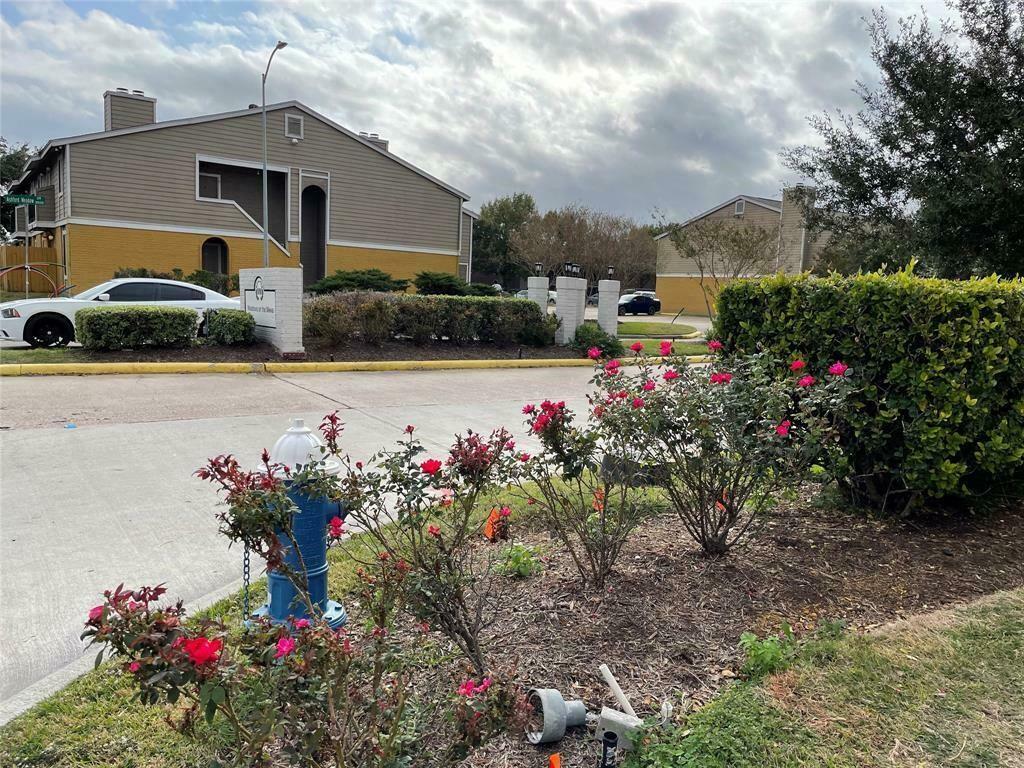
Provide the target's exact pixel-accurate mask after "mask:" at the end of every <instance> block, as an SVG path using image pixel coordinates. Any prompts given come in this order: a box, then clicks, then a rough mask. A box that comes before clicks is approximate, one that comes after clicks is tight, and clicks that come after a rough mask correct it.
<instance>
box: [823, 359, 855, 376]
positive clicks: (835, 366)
mask: <svg viewBox="0 0 1024 768" xmlns="http://www.w3.org/2000/svg"><path fill="white" fill-rule="evenodd" d="M848 370H850V366H848V365H847V364H846V363H844V362H842V361H841V360H836V361H835V362H834V363H832V365H830V366H829V367H828V372H829V373H831V374H832V375H833V376H845V375H846V372H847V371H848Z"/></svg>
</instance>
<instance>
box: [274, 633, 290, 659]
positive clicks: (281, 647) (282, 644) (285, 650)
mask: <svg viewBox="0 0 1024 768" xmlns="http://www.w3.org/2000/svg"><path fill="white" fill-rule="evenodd" d="M294 650H295V638H294V637H287V636H285V637H282V638H279V639H278V641H277V652H276V653H275V654H274V658H275V659H282V658H284V657H285V656H287V655H288V654H289V653H291V652H292V651H294Z"/></svg>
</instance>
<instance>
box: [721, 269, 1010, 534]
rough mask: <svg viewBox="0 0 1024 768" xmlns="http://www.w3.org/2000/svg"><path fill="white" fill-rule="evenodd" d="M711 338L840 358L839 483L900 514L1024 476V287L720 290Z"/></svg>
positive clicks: (920, 283) (927, 283)
mask: <svg viewBox="0 0 1024 768" xmlns="http://www.w3.org/2000/svg"><path fill="white" fill-rule="evenodd" d="M715 328H716V330H715V334H716V335H717V337H718V338H719V339H721V341H722V342H723V344H724V345H725V349H726V350H727V351H732V352H752V351H754V350H757V349H766V350H770V351H772V352H774V353H775V354H776V355H789V354H800V355H801V356H802V357H803V358H804V359H805V360H806V361H807V362H808V364H809V365H810V366H812V367H814V368H818V369H820V368H821V367H823V366H828V365H829V364H830V363H832V362H833V361H835V360H837V359H841V360H843V361H844V362H845V363H847V364H849V365H850V366H852V367H853V368H854V369H855V370H856V372H857V379H858V382H860V384H861V386H859V387H858V389H857V391H856V392H854V393H853V394H852V396H851V400H850V403H849V407H848V408H847V409H846V410H845V412H844V413H843V414H842V421H841V425H840V426H841V432H840V434H841V440H842V447H843V452H844V456H845V460H846V463H845V466H844V467H842V471H841V476H840V480H841V483H842V487H843V488H844V489H845V490H846V491H847V492H848V494H849V495H850V496H851V497H852V498H853V499H854V500H855V501H857V502H859V503H862V504H866V505H870V506H873V507H875V508H877V509H879V510H882V511H884V512H886V513H892V514H905V513H908V512H911V511H913V510H915V509H916V508H918V507H919V506H921V504H922V503H923V502H925V501H927V500H928V499H929V498H936V497H943V496H958V497H964V498H969V497H971V496H974V495H976V494H982V493H984V492H985V491H987V490H989V489H990V488H992V487H993V486H994V485H998V484H999V483H1000V482H1002V481H1006V480H1008V479H1009V478H1011V477H1013V475H1014V474H1015V473H1016V474H1019V473H1020V472H1021V470H1022V467H1024V351H1022V350H1021V342H1022V340H1024V283H1022V282H1021V281H1019V280H1017V281H1012V280H1011V281H1006V280H1003V281H1000V280H997V279H995V278H985V279H980V280H979V279H972V280H969V281H946V280H936V279H923V278H919V277H915V276H914V275H913V274H912V273H911V271H910V269H909V268H908V269H907V270H905V271H903V272H900V273H898V274H894V275H882V274H866V275H856V276H852V277H839V276H830V277H827V278H811V277H808V276H797V277H783V276H777V277H772V278H765V279H761V280H744V281H737V282H733V283H730V284H729V285H728V286H726V287H725V288H723V289H722V292H721V294H720V295H719V299H718V319H717V321H716V326H715Z"/></svg>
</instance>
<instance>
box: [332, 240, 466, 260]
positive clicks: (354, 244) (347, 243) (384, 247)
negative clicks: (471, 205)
mask: <svg viewBox="0 0 1024 768" xmlns="http://www.w3.org/2000/svg"><path fill="white" fill-rule="evenodd" d="M327 244H328V245H339V246H343V247H346V248H372V249H375V250H379V251H407V252H408V253H433V254H436V255H438V256H458V255H459V252H458V251H446V250H445V249H443V248H418V247H416V246H412V245H395V244H392V243H362V242H358V241H355V240H328V241H327Z"/></svg>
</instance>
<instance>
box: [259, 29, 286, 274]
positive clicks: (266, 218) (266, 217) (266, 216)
mask: <svg viewBox="0 0 1024 768" xmlns="http://www.w3.org/2000/svg"><path fill="white" fill-rule="evenodd" d="M286 45H288V43H286V42H285V41H284V40H278V41H277V45H275V46H274V50H272V51H271V52H270V58H269V59H267V68H266V69H265V70H263V84H262V87H261V93H262V105H263V107H262V112H263V266H264V267H269V266H270V213H269V210H268V209H269V207H270V206H269V205H268V203H267V75H268V74H269V73H270V64H271V62H273V61H274V54H275V53H277V52H278V51H280V50H281V49H282V48H284V47H285V46H286Z"/></svg>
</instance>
